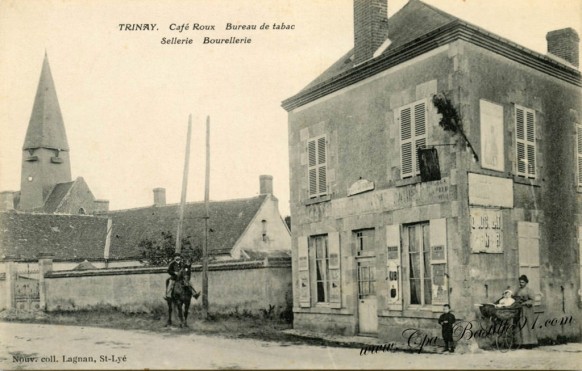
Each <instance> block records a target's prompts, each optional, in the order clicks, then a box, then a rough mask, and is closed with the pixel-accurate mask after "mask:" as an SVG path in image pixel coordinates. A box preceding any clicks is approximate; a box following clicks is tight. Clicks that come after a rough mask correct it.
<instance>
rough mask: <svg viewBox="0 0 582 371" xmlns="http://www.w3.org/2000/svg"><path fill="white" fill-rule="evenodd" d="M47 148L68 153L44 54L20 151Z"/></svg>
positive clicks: (61, 118)
mask: <svg viewBox="0 0 582 371" xmlns="http://www.w3.org/2000/svg"><path fill="white" fill-rule="evenodd" d="M35 148H47V149H55V150H59V151H68V150H69V144H68V142H67V134H66V132H65V125H64V123H63V116H62V114H61V108H60V107H59V100H58V98H57V92H56V90H55V83H54V81H53V77H52V74H51V68H50V66H49V62H48V56H47V54H46V50H45V54H44V61H43V64H42V72H41V74H40V80H39V82H38V88H37V90H36V97H35V99H34V105H33V107H32V114H31V116H30V121H29V123H28V130H27V132H26V138H25V139H24V146H23V148H22V149H24V150H27V149H35Z"/></svg>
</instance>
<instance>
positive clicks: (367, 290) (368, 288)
mask: <svg viewBox="0 0 582 371" xmlns="http://www.w3.org/2000/svg"><path fill="white" fill-rule="evenodd" d="M377 310H378V303H377V301H376V268H375V261H374V258H365V259H358V321H359V328H360V334H361V335H376V334H377V333H378V311H377Z"/></svg>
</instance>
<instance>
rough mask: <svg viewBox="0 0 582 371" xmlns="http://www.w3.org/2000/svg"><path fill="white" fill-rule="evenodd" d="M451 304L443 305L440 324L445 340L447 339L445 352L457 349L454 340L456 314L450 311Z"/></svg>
mask: <svg viewBox="0 0 582 371" xmlns="http://www.w3.org/2000/svg"><path fill="white" fill-rule="evenodd" d="M450 311H451V306H450V305H448V304H445V305H443V312H444V313H443V314H441V316H440V317H439V325H441V326H442V328H443V340H444V341H445V352H447V351H448V352H451V353H453V352H454V351H455V343H454V341H453V324H454V323H455V316H454V315H453V314H452V313H450Z"/></svg>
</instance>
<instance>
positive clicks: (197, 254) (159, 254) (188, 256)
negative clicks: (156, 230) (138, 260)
mask: <svg viewBox="0 0 582 371" xmlns="http://www.w3.org/2000/svg"><path fill="white" fill-rule="evenodd" d="M138 247H139V249H140V250H141V252H142V256H143V263H145V264H146V265H150V266H154V267H160V266H167V265H168V264H170V262H171V261H172V258H173V257H174V253H175V249H176V238H175V237H174V235H173V234H172V232H169V231H168V232H162V233H161V235H160V237H159V238H153V239H150V238H145V239H143V240H141V241H140V242H139V244H138ZM181 254H182V257H183V258H184V259H185V260H187V261H190V262H199V261H201V260H202V247H201V246H199V245H196V246H195V245H194V244H193V243H192V242H191V239H190V238H188V237H186V238H182V251H181Z"/></svg>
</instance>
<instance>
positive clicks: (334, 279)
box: [328, 232, 342, 308]
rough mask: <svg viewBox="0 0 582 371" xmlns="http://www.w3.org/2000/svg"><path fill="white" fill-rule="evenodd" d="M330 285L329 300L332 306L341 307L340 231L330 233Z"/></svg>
mask: <svg viewBox="0 0 582 371" xmlns="http://www.w3.org/2000/svg"><path fill="white" fill-rule="evenodd" d="M328 238H329V245H328V249H329V250H328V252H329V281H330V282H329V283H330V285H329V287H330V296H329V302H330V306H331V307H332V308H341V306H342V292H341V284H342V283H341V253H340V237H339V233H338V232H333V233H329V235H328Z"/></svg>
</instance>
